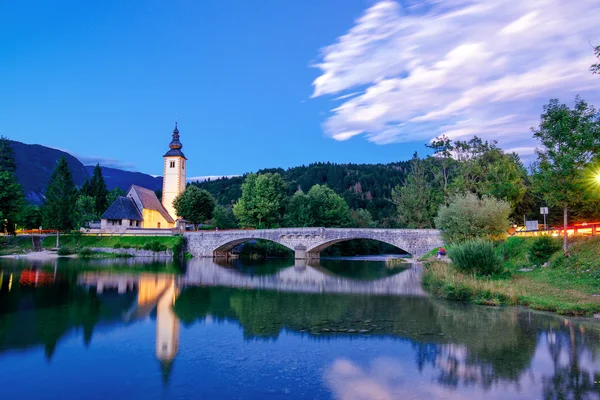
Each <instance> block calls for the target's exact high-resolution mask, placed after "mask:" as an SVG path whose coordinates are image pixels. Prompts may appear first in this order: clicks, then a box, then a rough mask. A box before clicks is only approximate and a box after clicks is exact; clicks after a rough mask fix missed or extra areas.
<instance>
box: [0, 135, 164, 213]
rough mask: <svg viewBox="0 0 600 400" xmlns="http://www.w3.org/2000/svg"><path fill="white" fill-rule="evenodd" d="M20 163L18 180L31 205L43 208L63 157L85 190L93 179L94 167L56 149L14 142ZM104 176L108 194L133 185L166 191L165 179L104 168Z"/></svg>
mask: <svg viewBox="0 0 600 400" xmlns="http://www.w3.org/2000/svg"><path fill="white" fill-rule="evenodd" d="M10 143H11V146H12V148H13V150H14V152H15V161H16V162H17V179H18V181H19V183H20V184H21V185H22V186H23V190H24V192H25V195H26V197H27V201H28V202H29V203H32V204H41V203H42V202H43V201H44V197H43V193H44V190H45V189H46V186H47V185H48V182H49V181H50V176H51V175H52V172H53V171H54V168H55V167H56V164H57V163H58V160H59V159H60V157H62V156H64V157H65V158H66V159H67V163H68V164H69V168H70V169H71V173H72V174H73V180H74V181H75V184H76V185H77V186H81V185H82V184H83V182H85V180H86V179H89V178H90V177H91V175H92V171H93V169H94V166H93V165H92V166H84V165H83V164H82V163H81V161H79V160H78V159H77V158H76V157H74V156H72V155H71V154H69V153H67V152H64V151H62V150H57V149H53V148H50V147H46V146H42V145H39V144H26V143H21V142H16V141H14V140H11V141H10ZM102 174H103V176H104V180H105V182H106V186H107V187H108V190H112V189H113V188H115V187H119V188H121V189H123V190H127V189H129V187H130V186H131V185H140V186H143V187H146V188H148V189H152V190H158V189H161V188H162V177H156V178H155V177H153V176H151V175H148V174H143V173H140V172H131V171H123V170H120V169H116V168H106V167H102Z"/></svg>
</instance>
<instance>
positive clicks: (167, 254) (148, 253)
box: [90, 247, 173, 258]
mask: <svg viewBox="0 0 600 400" xmlns="http://www.w3.org/2000/svg"><path fill="white" fill-rule="evenodd" d="M90 250H92V251H101V252H103V253H112V254H129V255H131V256H134V257H152V258H173V251H172V250H165V251H152V250H138V249H123V248H121V249H113V248H112V247H90Z"/></svg>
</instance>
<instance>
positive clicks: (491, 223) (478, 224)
mask: <svg viewBox="0 0 600 400" xmlns="http://www.w3.org/2000/svg"><path fill="white" fill-rule="evenodd" d="M509 214H510V205H509V204H508V203H507V202H506V201H504V200H498V199H496V198H494V197H487V196H484V197H483V198H481V199H480V198H478V197H477V196H476V195H474V194H472V193H467V194H465V195H456V196H454V198H452V200H451V202H450V204H449V205H448V206H444V207H441V208H440V210H439V211H438V215H437V217H436V218H435V226H436V227H437V228H438V229H440V230H441V231H442V239H443V240H444V242H445V243H456V242H460V241H463V240H469V239H475V238H486V239H491V240H498V239H503V238H504V237H506V234H507V229H508V227H509V226H510V222H509V220H508V216H509Z"/></svg>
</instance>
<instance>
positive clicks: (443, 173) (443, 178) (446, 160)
mask: <svg viewBox="0 0 600 400" xmlns="http://www.w3.org/2000/svg"><path fill="white" fill-rule="evenodd" d="M425 146H426V147H428V148H430V149H432V150H433V160H434V161H435V162H434V165H436V166H437V168H435V169H434V178H435V181H436V182H437V184H438V185H437V186H438V187H439V188H440V189H441V191H442V196H443V198H444V204H446V205H448V199H449V197H450V193H449V190H448V189H449V186H450V181H451V179H452V175H453V170H454V169H456V168H455V167H456V161H455V160H454V159H453V158H452V152H453V151H454V144H453V143H452V141H451V140H450V139H449V138H448V137H447V136H440V137H437V138H435V139H434V140H432V141H431V143H429V144H426V145H425Z"/></svg>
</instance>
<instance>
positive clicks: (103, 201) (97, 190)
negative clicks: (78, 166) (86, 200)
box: [87, 164, 108, 216]
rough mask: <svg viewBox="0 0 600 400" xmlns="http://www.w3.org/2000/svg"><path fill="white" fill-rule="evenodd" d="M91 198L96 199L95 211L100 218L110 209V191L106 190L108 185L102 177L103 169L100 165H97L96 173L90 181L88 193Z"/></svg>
mask: <svg viewBox="0 0 600 400" xmlns="http://www.w3.org/2000/svg"><path fill="white" fill-rule="evenodd" d="M87 194H88V195H89V196H91V197H93V198H94V211H95V213H96V215H98V216H100V215H102V213H104V211H106V209H107V208H108V200H107V198H106V196H107V195H108V189H106V183H105V182H104V177H103V176H102V169H101V168H100V164H96V166H95V167H94V172H93V174H92V180H91V181H90V185H89V189H88V193H87Z"/></svg>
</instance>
